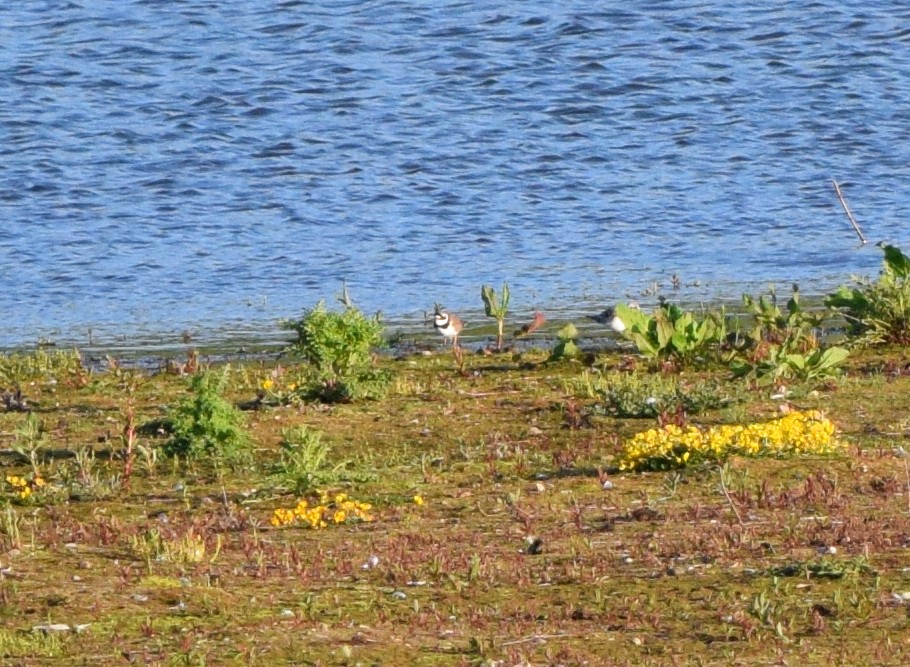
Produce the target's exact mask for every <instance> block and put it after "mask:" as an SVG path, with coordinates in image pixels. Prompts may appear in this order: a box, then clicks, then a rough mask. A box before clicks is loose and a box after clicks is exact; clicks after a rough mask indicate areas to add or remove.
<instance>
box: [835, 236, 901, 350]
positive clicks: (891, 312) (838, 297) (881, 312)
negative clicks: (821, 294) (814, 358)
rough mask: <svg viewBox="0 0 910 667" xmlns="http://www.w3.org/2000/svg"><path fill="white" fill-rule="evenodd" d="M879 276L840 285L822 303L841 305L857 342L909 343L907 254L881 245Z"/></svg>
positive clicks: (890, 246) (871, 343)
mask: <svg viewBox="0 0 910 667" xmlns="http://www.w3.org/2000/svg"><path fill="white" fill-rule="evenodd" d="M882 250H883V251H884V254H885V256H884V260H883V266H882V271H881V274H880V275H879V277H878V280H876V281H874V282H873V281H871V280H869V279H860V278H854V282H855V283H857V286H856V287H853V288H849V287H846V286H844V287H841V288H840V289H839V290H838V291H837V292H835V293H834V294H831V295H829V296H828V298H827V299H826V300H825V304H826V305H828V306H831V307H834V308H839V309H841V312H842V313H843V315H844V317H845V318H846V319H847V322H848V323H849V325H850V328H851V332H852V333H853V334H854V335H857V336H859V337H860V338H859V342H860V343H863V344H869V345H876V344H882V343H897V344H900V345H907V344H910V258H908V257H907V256H906V255H904V253H902V252H901V251H900V249H898V248H897V247H895V246H893V245H884V246H882Z"/></svg>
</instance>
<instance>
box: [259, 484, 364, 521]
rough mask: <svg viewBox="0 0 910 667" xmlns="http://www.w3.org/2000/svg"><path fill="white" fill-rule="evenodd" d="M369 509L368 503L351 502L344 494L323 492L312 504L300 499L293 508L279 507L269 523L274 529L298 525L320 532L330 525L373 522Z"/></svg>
mask: <svg viewBox="0 0 910 667" xmlns="http://www.w3.org/2000/svg"><path fill="white" fill-rule="evenodd" d="M371 509H373V506H372V505H371V504H370V503H364V502H358V501H356V500H353V499H351V498H349V497H348V495H347V494H346V493H336V494H335V495H333V496H330V495H329V494H328V492H325V491H323V492H322V493H320V494H319V497H318V501H316V502H314V503H313V504H311V503H310V501H309V500H307V499H306V498H301V499H300V500H299V501H297V504H296V505H295V506H294V507H291V508H283V507H279V508H278V509H276V510H275V511H274V512H273V513H272V518H271V519H269V523H270V524H271V525H273V526H276V527H279V526H292V525H300V526H303V527H305V528H313V529H315V530H320V529H322V528H327V527H328V526H330V525H338V524H343V523H357V522H370V521H373V515H372V514H370V510H371Z"/></svg>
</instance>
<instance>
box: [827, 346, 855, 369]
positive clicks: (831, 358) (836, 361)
mask: <svg viewBox="0 0 910 667" xmlns="http://www.w3.org/2000/svg"><path fill="white" fill-rule="evenodd" d="M849 354H850V352H849V350H846V349H844V348H842V347H829V348H828V349H827V350H825V351H824V352H823V353H822V355H821V358H820V359H819V366H820V367H822V368H833V367H835V366H838V365H840V364H841V363H843V361H844V360H845V359H846V358H847V356H848V355H849Z"/></svg>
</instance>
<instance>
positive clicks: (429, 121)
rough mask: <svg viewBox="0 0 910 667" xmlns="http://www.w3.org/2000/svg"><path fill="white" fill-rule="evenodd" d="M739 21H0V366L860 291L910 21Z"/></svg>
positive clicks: (425, 17)
mask: <svg viewBox="0 0 910 667" xmlns="http://www.w3.org/2000/svg"><path fill="white" fill-rule="evenodd" d="M597 4H602V5H603V6H605V7H606V8H605V9H603V10H597V11H592V9H591V7H592V5H597ZM744 4H746V3H727V2H719V1H712V0H707V1H703V2H685V1H676V2H673V1H670V2H654V1H652V2H638V3H590V2H580V1H569V2H562V3H551V2H537V1H533V0H529V1H525V2H501V1H496V0H489V1H487V2H483V3H473V2H458V1H446V0H440V1H439V2H416V1H408V0H399V1H397V2H394V1H393V2H388V1H387V2H377V1H370V2H353V1H350V2H329V1H327V0H315V1H307V2H304V1H302V0H300V1H295V0H291V1H288V2H263V1H262V0H255V1H254V0H248V1H244V0H236V1H233V2H226V3H213V2H210V1H207V0H167V1H158V0H144V1H138V2H128V1H123V0H118V1H99V2H88V1H87V0H83V1H82V2H81V3H77V2H52V1H50V0H48V1H46V2H5V3H2V5H0V216H2V217H0V221H2V224H0V263H2V266H0V312H2V317H0V346H10V345H18V344H27V343H29V342H34V341H37V340H38V339H40V338H51V339H54V340H57V341H60V342H63V341H69V340H72V341H76V342H78V341H82V340H85V339H86V337H87V336H88V333H87V332H88V331H89V330H92V336H93V339H94V340H95V342H102V343H103V342H104V341H105V340H108V341H113V340H119V339H122V338H124V337H127V338H128V337H137V339H138V338H141V337H142V336H151V337H152V338H154V337H155V336H168V335H172V334H176V333H179V332H181V331H183V330H191V331H193V332H195V333H196V335H197V336H199V337H201V338H206V337H217V336H218V335H222V334H224V333H225V332H233V331H241V330H242V331H257V330H258V331H268V330H274V328H275V324H276V322H277V321H278V320H279V319H280V318H283V317H291V316H296V315H297V314H299V312H300V310H301V309H302V308H304V307H307V306H311V305H313V303H315V302H316V300H317V299H320V298H329V299H331V298H332V296H333V295H334V294H335V293H336V292H338V290H339V288H340V284H341V281H342V279H347V281H348V286H349V289H350V291H351V293H352V295H353V296H354V298H355V301H356V302H357V303H358V305H360V306H361V307H362V308H363V309H365V310H369V311H372V310H377V309H379V310H382V311H384V312H385V313H386V314H387V315H388V316H390V317H391V318H392V319H393V320H395V321H397V322H405V323H407V322H413V323H414V324H415V325H419V324H420V323H421V322H422V316H421V315H420V313H421V312H422V311H424V310H426V309H431V308H432V305H433V303H434V302H441V303H443V304H445V305H446V306H448V307H450V308H453V309H456V310H468V311H470V310H471V309H475V310H476V309H477V308H479V307H480V305H481V304H480V298H479V292H480V285H481V284H482V283H484V282H488V283H494V284H495V285H497V286H498V285H499V284H500V283H501V282H502V281H503V280H507V281H508V282H509V283H510V285H511V287H512V294H513V307H514V308H516V309H519V310H520V309H531V308H543V309H545V310H548V309H563V310H569V311H572V310H573V309H574V310H577V311H578V312H587V311H592V310H593V311H594V312H596V311H597V310H599V307H600V306H602V305H604V304H607V303H611V302H613V301H615V300H617V299H620V298H626V297H627V295H638V294H639V293H640V292H642V291H649V292H650V293H651V294H653V293H654V290H653V287H652V286H653V284H654V283H657V284H658V290H659V291H662V292H670V276H671V275H672V274H674V273H676V274H678V275H679V276H680V278H681V279H682V284H683V287H682V289H680V290H679V292H678V298H689V299H699V298H708V297H711V296H717V295H720V296H723V297H728V298H738V297H739V294H740V293H741V292H742V291H753V290H758V289H761V288H762V287H764V286H765V285H767V284H768V283H770V282H777V283H778V284H779V285H781V284H785V283H789V282H790V281H793V280H797V281H800V282H801V284H802V285H803V289H804V291H807V290H808V291H811V290H812V289H815V290H817V291H825V290H826V289H829V288H833V287H835V286H836V285H838V284H839V283H842V282H845V281H847V280H848V279H849V276H850V274H851V273H861V274H867V275H874V274H875V273H876V272H877V269H878V266H879V264H880V258H881V254H880V251H878V250H877V249H876V248H874V247H873V246H872V245H871V243H870V245H869V246H867V247H866V248H864V249H859V248H858V247H857V246H858V242H857V237H856V235H855V234H854V232H853V230H852V228H851V227H850V225H849V223H848V221H847V219H846V217H845V215H844V213H843V212H842V210H841V209H840V206H839V203H838V200H837V198H836V196H835V194H834V191H833V189H832V187H831V183H830V181H831V179H837V180H838V181H839V182H840V183H841V184H842V186H843V189H844V193H845V194H846V196H847V198H848V200H849V202H850V204H851V206H852V208H853V211H854V213H855V215H856V217H857V219H858V220H859V222H860V224H861V226H862V228H863V231H864V233H865V234H866V236H867V237H868V238H869V239H870V241H872V242H874V241H878V240H882V239H886V240H889V241H891V242H894V243H898V244H904V245H905V246H906V245H908V243H907V242H908V241H910V226H908V225H906V224H905V218H906V214H907V211H908V209H910V206H908V205H910V179H908V175H910V173H908V171H910V6H906V5H903V4H901V3H891V2H876V1H873V2H869V1H863V2H806V1H800V2H790V3H760V5H761V6H756V7H753V8H747V7H744V6H741V5H744ZM750 4H756V5H758V4H759V3H750ZM554 5H557V6H556V7H555V8H554ZM764 5H768V6H764Z"/></svg>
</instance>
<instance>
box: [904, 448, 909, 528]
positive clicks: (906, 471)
mask: <svg viewBox="0 0 910 667" xmlns="http://www.w3.org/2000/svg"><path fill="white" fill-rule="evenodd" d="M904 474H905V475H906V476H907V513H908V514H910V462H908V461H907V457H906V456H905V457H904Z"/></svg>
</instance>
